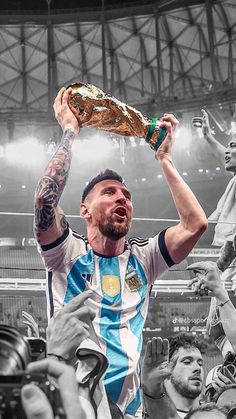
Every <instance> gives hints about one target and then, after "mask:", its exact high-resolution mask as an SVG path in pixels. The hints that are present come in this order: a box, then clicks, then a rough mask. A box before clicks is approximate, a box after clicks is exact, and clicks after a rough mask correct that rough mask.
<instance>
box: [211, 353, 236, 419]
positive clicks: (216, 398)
mask: <svg viewBox="0 0 236 419" xmlns="http://www.w3.org/2000/svg"><path fill="white" fill-rule="evenodd" d="M219 371H220V372H222V374H224V375H226V374H227V372H228V373H229V374H230V376H231V377H233V378H234V380H235V383H232V384H226V385H225V386H224V387H223V388H222V389H220V390H218V391H217V390H215V388H214V387H213V386H212V381H214V377H215V376H216V375H217V373H218V372H219ZM205 394H206V396H207V399H208V401H212V402H214V403H216V404H217V405H218V406H219V407H226V408H227V410H228V412H227V419H236V354H233V353H232V352H228V353H227V354H226V357H225V360H224V363H223V364H222V365H221V366H218V368H216V369H215V370H214V371H213V374H212V377H211V383H209V384H208V385H207V386H206V390H205Z"/></svg>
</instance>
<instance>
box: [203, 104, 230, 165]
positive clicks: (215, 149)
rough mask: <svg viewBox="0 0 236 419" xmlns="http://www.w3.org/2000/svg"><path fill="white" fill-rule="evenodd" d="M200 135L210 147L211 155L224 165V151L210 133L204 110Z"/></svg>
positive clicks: (224, 148)
mask: <svg viewBox="0 0 236 419" xmlns="http://www.w3.org/2000/svg"><path fill="white" fill-rule="evenodd" d="M201 111H202V115H203V116H202V133H203V136H204V138H205V140H206V141H207V142H208V144H209V146H210V147H211V150H212V153H213V154H214V156H215V157H216V158H217V159H218V160H219V162H220V163H221V164H223V165H224V164H225V150H226V147H224V146H223V145H222V144H220V143H219V142H218V141H217V140H216V139H215V137H214V135H213V134H212V132H211V127H210V123H209V117H208V113H207V112H206V111H205V109H202V110H201Z"/></svg>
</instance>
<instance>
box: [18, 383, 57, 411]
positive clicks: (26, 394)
mask: <svg viewBox="0 0 236 419" xmlns="http://www.w3.org/2000/svg"><path fill="white" fill-rule="evenodd" d="M21 401H22V406H23V409H24V411H25V414H26V417H27V419H53V418H54V415H53V411H52V408H51V405H50V403H49V401H48V399H47V397H46V395H45V394H44V393H43V391H42V390H41V389H40V388H38V387H36V386H35V385H33V384H26V385H25V386H23V387H22V389H21Z"/></svg>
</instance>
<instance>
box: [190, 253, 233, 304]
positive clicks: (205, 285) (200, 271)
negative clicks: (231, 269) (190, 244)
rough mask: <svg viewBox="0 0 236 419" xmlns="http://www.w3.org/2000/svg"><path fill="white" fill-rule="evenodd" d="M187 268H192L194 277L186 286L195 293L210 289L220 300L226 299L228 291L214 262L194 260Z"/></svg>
mask: <svg viewBox="0 0 236 419" xmlns="http://www.w3.org/2000/svg"><path fill="white" fill-rule="evenodd" d="M187 270H192V271H193V272H194V274H196V277H195V278H194V279H192V280H191V281H190V282H189V284H188V287H189V288H191V287H192V288H193V290H194V291H195V293H196V294H199V295H204V294H205V293H206V292H208V291H211V293H212V295H213V296H214V297H216V298H218V299H219V301H220V302H221V300H222V301H225V299H228V293H227V291H226V289H225V288H224V286H223V283H222V281H221V277H220V274H221V272H220V270H219V269H218V267H217V264H216V263H215V262H212V261H204V262H195V263H192V264H191V265H189V266H188V267H187ZM205 291H206V292H205Z"/></svg>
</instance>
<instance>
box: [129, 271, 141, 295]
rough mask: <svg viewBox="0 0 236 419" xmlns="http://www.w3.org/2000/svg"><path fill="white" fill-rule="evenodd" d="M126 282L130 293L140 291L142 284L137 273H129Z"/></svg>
mask: <svg viewBox="0 0 236 419" xmlns="http://www.w3.org/2000/svg"><path fill="white" fill-rule="evenodd" d="M125 282H126V284H127V286H128V288H129V290H130V292H134V291H138V290H139V289H140V288H141V286H142V282H141V281H140V278H139V276H138V274H137V273H136V271H132V272H128V273H127V274H126V276H125Z"/></svg>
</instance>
